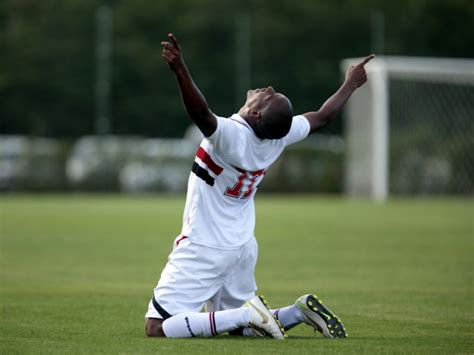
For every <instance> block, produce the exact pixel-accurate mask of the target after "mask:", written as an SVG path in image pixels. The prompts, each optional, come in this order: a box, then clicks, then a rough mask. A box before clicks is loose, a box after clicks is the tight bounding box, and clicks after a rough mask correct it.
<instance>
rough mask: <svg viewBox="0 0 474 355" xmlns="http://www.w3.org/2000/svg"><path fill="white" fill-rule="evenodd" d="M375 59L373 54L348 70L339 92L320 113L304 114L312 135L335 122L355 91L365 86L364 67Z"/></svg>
mask: <svg viewBox="0 0 474 355" xmlns="http://www.w3.org/2000/svg"><path fill="white" fill-rule="evenodd" d="M374 57H375V56H374V55H373V54H371V55H369V56H368V57H366V58H365V59H364V60H362V61H361V62H360V63H358V64H357V65H353V66H351V67H350V68H349V69H348V70H347V72H346V78H345V80H344V83H343V84H342V85H341V87H340V88H339V90H337V91H336V93H335V94H334V95H332V96H331V97H330V98H329V99H328V100H327V101H326V102H325V103H324V104H323V105H322V106H321V108H320V109H319V110H318V111H313V112H306V113H304V114H303V116H305V117H306V119H307V120H308V121H309V124H310V127H311V130H310V132H311V133H313V132H315V131H317V130H318V129H320V128H322V127H324V126H325V125H327V124H328V123H329V122H330V121H331V120H333V119H334V118H335V117H336V114H337V113H338V112H339V111H340V110H341V109H342V108H343V107H344V105H345V104H346V102H347V100H349V97H351V95H352V94H353V93H354V91H356V90H357V88H359V87H361V86H362V85H364V83H365V82H366V81H367V73H366V72H365V68H364V65H366V64H367V63H368V62H369V61H370V60H372V59H373V58H374Z"/></svg>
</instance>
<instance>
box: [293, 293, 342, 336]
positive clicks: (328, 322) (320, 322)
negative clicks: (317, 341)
mask: <svg viewBox="0 0 474 355" xmlns="http://www.w3.org/2000/svg"><path fill="white" fill-rule="evenodd" d="M305 301H306V302H305V304H301V303H300V307H299V308H300V309H301V311H302V312H303V314H304V316H305V320H307V322H306V323H308V324H310V325H311V326H312V327H313V328H314V329H315V330H318V331H319V332H321V333H322V334H323V335H324V336H325V337H326V338H347V337H348V334H347V332H346V328H344V325H343V324H342V322H341V320H340V319H339V317H338V316H336V315H335V314H334V313H332V312H331V311H330V310H329V309H328V308H327V307H326V306H325V305H324V304H323V302H322V301H321V300H320V299H318V297H317V296H316V295H309V296H307V297H306V300H305Z"/></svg>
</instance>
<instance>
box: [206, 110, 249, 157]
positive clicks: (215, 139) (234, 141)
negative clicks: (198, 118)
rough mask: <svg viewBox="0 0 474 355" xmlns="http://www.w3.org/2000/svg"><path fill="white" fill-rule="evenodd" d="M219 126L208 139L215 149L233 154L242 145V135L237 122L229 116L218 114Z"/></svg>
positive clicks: (222, 152) (226, 153)
mask: <svg viewBox="0 0 474 355" xmlns="http://www.w3.org/2000/svg"><path fill="white" fill-rule="evenodd" d="M216 119H217V128H216V130H215V131H214V133H213V134H211V135H210V136H209V137H207V139H208V140H209V141H210V142H211V143H212V144H213V146H214V149H215V150H216V151H218V152H220V153H221V154H224V155H232V154H233V153H234V152H236V151H238V150H239V146H240V147H241V146H242V143H243V142H242V137H241V135H240V134H239V130H237V129H236V127H235V123H234V122H233V121H232V120H230V119H227V118H224V117H219V116H216Z"/></svg>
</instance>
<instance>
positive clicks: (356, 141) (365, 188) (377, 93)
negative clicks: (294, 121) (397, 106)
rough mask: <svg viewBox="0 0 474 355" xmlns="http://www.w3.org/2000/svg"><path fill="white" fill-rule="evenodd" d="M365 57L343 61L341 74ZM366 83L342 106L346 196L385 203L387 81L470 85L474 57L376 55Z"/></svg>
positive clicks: (387, 177) (387, 142)
mask: <svg viewBox="0 0 474 355" xmlns="http://www.w3.org/2000/svg"><path fill="white" fill-rule="evenodd" d="M362 59H363V58H348V59H344V60H343V61H342V62H341V66H340V67H341V70H342V72H343V73H345V72H346V70H347V69H348V68H349V67H350V66H351V65H353V64H356V63H358V62H360V61H361V60H362ZM366 71H367V78H368V81H367V83H366V85H364V86H363V87H361V88H359V90H357V91H356V92H355V93H354V95H353V96H352V97H351V99H350V100H349V102H348V104H347V106H346V109H345V141H346V161H345V176H344V189H345V193H346V194H347V195H349V196H359V197H370V198H372V199H374V200H377V201H384V200H386V199H387V198H388V195H389V171H388V169H389V151H388V147H389V131H388V130H389V122H390V121H389V120H390V117H389V94H390V93H389V85H388V82H389V79H410V80H414V79H416V80H417V81H419V82H434V83H454V84H462V85H469V86H471V85H474V59H453V58H425V57H398V56H377V57H376V58H375V59H373V60H372V61H371V62H369V63H368V64H367V65H366Z"/></svg>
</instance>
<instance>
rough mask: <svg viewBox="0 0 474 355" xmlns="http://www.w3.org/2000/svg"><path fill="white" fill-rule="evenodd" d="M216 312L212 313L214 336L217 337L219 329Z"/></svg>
mask: <svg viewBox="0 0 474 355" xmlns="http://www.w3.org/2000/svg"><path fill="white" fill-rule="evenodd" d="M215 314H216V312H212V323H213V324H214V334H215V335H217V327H216V316H215Z"/></svg>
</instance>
